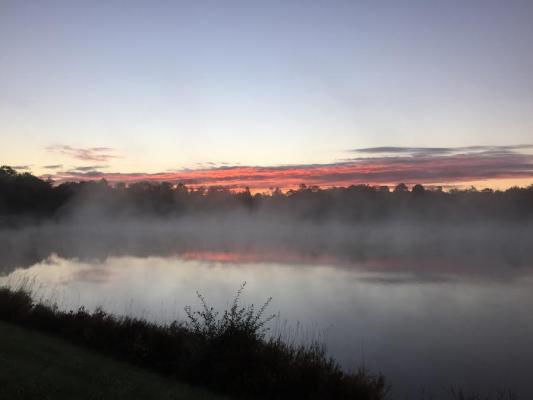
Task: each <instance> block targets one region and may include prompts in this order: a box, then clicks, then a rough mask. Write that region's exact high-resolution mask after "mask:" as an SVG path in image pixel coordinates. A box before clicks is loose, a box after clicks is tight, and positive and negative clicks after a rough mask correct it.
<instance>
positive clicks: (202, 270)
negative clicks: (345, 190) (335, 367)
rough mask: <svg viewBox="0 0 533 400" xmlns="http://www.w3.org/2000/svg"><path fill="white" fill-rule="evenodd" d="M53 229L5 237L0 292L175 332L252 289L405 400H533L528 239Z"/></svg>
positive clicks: (290, 330) (248, 297)
mask: <svg viewBox="0 0 533 400" xmlns="http://www.w3.org/2000/svg"><path fill="white" fill-rule="evenodd" d="M47 229H49V228H47ZM54 229H55V230H53V231H50V230H48V231H47V230H44V231H43V230H42V229H40V230H33V231H31V232H28V231H20V232H16V233H11V235H9V236H7V235H6V234H5V233H2V235H5V236H4V239H5V241H4V243H7V246H6V249H7V250H6V251H5V252H3V253H2V256H1V259H0V261H1V263H2V265H3V266H4V270H3V271H4V276H3V277H2V278H0V281H1V283H9V282H11V283H14V282H18V281H20V280H21V279H23V278H24V277H30V278H32V279H35V286H36V291H37V294H38V296H41V297H42V298H45V299H52V300H55V301H57V302H58V304H59V306H60V307H62V308H65V309H68V308H76V307H79V306H81V305H84V306H86V307H87V308H89V309H93V308H95V307H97V306H100V305H101V306H103V307H104V308H105V309H106V310H109V311H111V312H113V313H117V314H128V315H135V316H140V317H144V318H148V319H151V320H156V321H163V322H164V321H172V320H174V319H181V318H183V317H184V312H183V306H184V305H186V304H192V305H194V304H197V299H196V297H195V291H196V290H198V291H200V292H201V293H203V294H205V295H206V297H207V299H208V301H209V302H210V303H212V304H213V305H215V306H218V307H225V306H226V305H227V302H228V301H229V299H231V297H232V296H233V294H234V292H235V290H236V289H237V288H238V287H239V286H240V284H241V283H242V282H243V281H247V282H248V286H247V292H246V293H245V295H244V300H245V301H246V302H247V303H255V304H258V303H262V302H263V301H264V300H265V299H266V298H268V297H270V296H272V297H273V298H274V301H273V304H272V311H273V312H276V311H278V310H279V311H280V312H281V318H282V319H286V320H287V321H290V323H288V325H284V324H279V323H278V324H279V325H280V326H282V327H283V329H285V333H286V334H287V335H292V336H295V335H296V334H295V329H296V323H297V322H299V323H300V324H301V329H300V333H299V334H297V335H296V336H297V337H298V339H299V340H306V339H309V337H314V336H316V335H321V337H322V338H323V339H324V340H325V341H326V343H327V346H328V349H329V351H330V353H331V354H332V355H333V356H334V357H335V358H337V359H338V360H339V361H340V362H341V363H342V364H343V365H344V366H345V367H346V368H355V367H357V366H360V365H361V364H364V365H365V366H367V367H368V368H370V369H371V370H374V371H382V372H383V373H384V374H385V375H386V376H387V378H388V379H389V381H390V382H391V383H392V384H393V387H394V392H393V393H394V395H397V396H399V398H401V396H402V395H403V394H406V393H410V394H411V395H413V393H415V394H418V393H419V392H420V391H421V390H422V389H425V390H426V392H427V391H429V392H433V393H436V394H441V393H443V388H446V387H449V386H452V385H453V386H456V387H458V386H459V387H465V388H471V389H472V390H477V391H480V392H482V393H483V392H485V391H487V390H492V389H500V388H502V387H510V388H513V389H515V390H516V392H517V393H519V394H520V395H521V396H522V398H531V397H533V389H532V388H531V385H530V377H531V371H533V346H532V345H531V337H533V313H531V305H532V302H533V290H532V289H533V275H532V273H531V272H532V269H531V263H530V260H532V259H533V258H531V257H530V254H529V251H531V249H530V247H531V246H529V247H528V246H525V245H524V244H523V241H521V240H522V238H523V234H524V233H523V232H518V233H517V232H514V235H515V236H509V237H510V238H511V239H512V240H511V239H509V237H507V236H501V237H499V239H498V240H496V239H493V241H492V242H490V240H492V239H491V237H490V236H487V235H486V236H485V237H484V238H483V240H481V239H480V238H479V236H469V235H466V234H464V236H462V237H461V240H462V241H463V243H462V244H461V246H458V245H456V244H457V241H456V240H452V241H451V243H452V244H453V245H452V244H450V242H445V241H443V240H442V238H441V239H440V240H441V244H440V245H439V246H436V245H435V242H434V240H435V236H433V237H431V236H430V235H429V238H426V239H422V238H420V237H419V238H417V241H416V243H418V246H414V243H415V242H413V245H412V246H405V245H404V246H403V247H401V246H399V245H398V241H393V242H391V243H389V244H388V247H387V246H385V245H384V246H383V247H382V248H377V247H374V248H373V249H372V246H370V244H371V243H373V241H368V240H367V241H366V242H365V243H364V245H363V246H361V245H358V242H357V240H358V238H359V237H360V236H358V234H357V233H352V236H351V237H350V239H349V240H346V241H345V242H344V244H343V245H339V244H338V242H337V241H335V242H334V241H331V242H328V241H327V240H326V241H325V242H324V243H322V244H320V243H317V242H315V241H314V239H313V237H311V238H309V237H307V238H306V239H305V240H304V239H302V238H301V237H299V236H298V235H294V241H290V242H288V241H286V240H285V241H283V240H281V239H279V238H278V239H276V238H274V239H272V238H270V239H269V240H264V241H262V242H261V241H259V242H258V241H257V240H256V239H257V238H254V240H241V239H239V240H233V239H234V238H232V240H218V241H217V240H215V236H213V238H212V240H211V239H206V238H205V237H203V240H198V237H196V238H195V237H194V235H188V236H187V237H186V238H184V237H183V235H182V234H183V232H175V231H169V230H163V231H158V230H155V229H154V230H153V231H152V232H151V234H144V236H141V235H139V236H135V235H127V236H125V235H123V234H121V235H119V234H118V233H116V232H113V231H112V230H100V231H98V230H94V231H91V230H88V231H83V232H80V231H75V232H74V231H69V230H68V229H67V230H66V231H65V229H64V228H62V229H61V230H58V229H57V228H54ZM52 233H53V234H52ZM310 235H311V236H312V234H310ZM517 235H518V236H517ZM220 237H223V236H221V235H218V238H219V239H220ZM322 237H323V236H322ZM354 237H355V238H354ZM465 237H470V239H469V241H468V240H465V239H464V238H465ZM502 237H504V239H503V240H502ZM335 240H337V239H335ZM398 240H400V239H398ZM376 242H381V243H384V241H383V238H380V239H379V241H376ZM288 243H290V245H289V244H288ZM432 243H433V244H432ZM521 243H522V244H521ZM403 244H405V240H404V242H403ZM488 244H490V245H488ZM369 246H370V247H369ZM420 246H421V247H420ZM513 246H514V247H513ZM502 249H503V250H502ZM452 250H453V251H452ZM506 251H507V253H509V252H510V254H513V256H512V257H509V256H508V255H506V254H507V253H506ZM302 332H303V333H302ZM415 398H416V397H415ZM435 398H438V396H436V397H435Z"/></svg>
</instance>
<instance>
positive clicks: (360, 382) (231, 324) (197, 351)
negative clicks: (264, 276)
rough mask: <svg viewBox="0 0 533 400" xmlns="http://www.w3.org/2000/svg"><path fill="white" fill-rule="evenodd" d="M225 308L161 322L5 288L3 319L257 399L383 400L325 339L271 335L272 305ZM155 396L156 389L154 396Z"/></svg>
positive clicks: (375, 382)
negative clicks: (64, 305) (66, 306)
mask: <svg viewBox="0 0 533 400" xmlns="http://www.w3.org/2000/svg"><path fill="white" fill-rule="evenodd" d="M239 295H240V291H239V293H238V295H237V296H236V298H235V299H234V301H233V303H232V305H231V306H230V308H229V309H228V310H226V311H224V312H223V313H221V314H218V313H217V312H216V311H215V310H213V309H212V308H211V307H209V306H208V305H207V303H206V302H205V300H204V299H203V297H201V296H200V299H201V301H202V308H201V309H200V310H199V311H193V310H192V309H190V308H187V309H186V311H187V315H188V320H187V321H184V322H174V323H172V324H170V325H164V326H163V325H156V324H153V323H149V322H147V321H145V320H139V319H133V318H128V317H121V318H119V317H116V316H113V315H109V314H107V313H105V312H104V311H102V310H96V311H95V312H92V313H90V312H87V311H86V310H84V309H83V308H81V309H78V310H74V311H70V312H64V311H60V310H58V309H57V307H54V306H50V305H44V304H40V303H35V302H34V301H33V300H32V297H31V294H30V293H29V292H28V291H27V290H24V289H19V290H11V289H8V288H0V320H3V321H6V322H10V323H12V324H16V325H20V326H23V327H26V328H30V329H32V330H38V331H41V332H45V333H48V334H51V335H55V336H57V337H61V338H63V339H67V340H68V341H70V342H72V343H74V344H77V345H80V346H83V347H86V348H90V349H93V350H96V351H97V352H99V353H101V354H106V355H110V356H113V357H114V358H115V359H121V360H123V361H127V362H129V363H131V364H136V365H138V366H142V367H144V368H147V369H150V370H152V371H157V372H159V373H161V374H164V375H166V376H167V377H170V378H172V379H174V380H177V381H180V382H188V383H190V384H193V385H196V386H203V387H206V388H210V389H212V390H214V391H216V392H218V393H222V394H228V395H232V396H235V397H242V398H254V399H261V398H263V399H296V398H297V399H325V398H327V399H354V400H355V399H359V400H381V399H383V398H384V396H385V391H386V390H385V383H384V380H383V378H382V377H381V376H373V375H370V374H368V373H366V372H365V371H360V372H359V373H356V374H349V373H346V372H344V371H343V370H342V369H341V368H340V367H339V366H338V364H337V363H336V362H335V361H334V360H332V359H330V358H328V357H327V356H326V355H325V352H324V350H323V349H322V348H321V347H320V346H318V345H313V346H308V347H295V346H290V345H288V344H286V343H285V342H284V341H283V340H282V339H281V338H271V339H266V338H265V323H266V322H267V320H268V317H264V312H265V308H266V306H267V305H268V303H267V304H265V305H264V306H263V307H261V308H260V309H257V310H256V309H254V308H253V306H251V307H241V306H240V305H239V303H238V300H239ZM150 397H152V396H150Z"/></svg>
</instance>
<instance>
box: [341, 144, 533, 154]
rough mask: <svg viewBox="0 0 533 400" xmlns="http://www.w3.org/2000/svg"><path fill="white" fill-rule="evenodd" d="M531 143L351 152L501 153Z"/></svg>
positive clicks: (526, 146) (389, 148) (382, 148)
mask: <svg viewBox="0 0 533 400" xmlns="http://www.w3.org/2000/svg"><path fill="white" fill-rule="evenodd" d="M532 148H533V145H531V144H519V145H512V146H463V147H395V146H384V147H366V148H360V149H352V150H350V152H353V153H362V154H405V155H442V154H461V153H471V152H482V153H488V152H490V153H499V152H509V151H514V150H526V149H532Z"/></svg>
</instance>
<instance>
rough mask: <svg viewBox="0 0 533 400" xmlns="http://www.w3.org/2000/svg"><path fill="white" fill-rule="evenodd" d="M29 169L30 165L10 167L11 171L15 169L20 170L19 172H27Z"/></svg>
mask: <svg viewBox="0 0 533 400" xmlns="http://www.w3.org/2000/svg"><path fill="white" fill-rule="evenodd" d="M30 167H31V165H13V166H11V168H13V169H16V170H20V171H27V170H29V169H30Z"/></svg>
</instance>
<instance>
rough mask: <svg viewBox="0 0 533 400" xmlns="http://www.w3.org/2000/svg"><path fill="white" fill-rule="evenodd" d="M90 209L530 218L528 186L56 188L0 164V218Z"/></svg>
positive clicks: (532, 204) (98, 184) (352, 217)
mask: <svg viewBox="0 0 533 400" xmlns="http://www.w3.org/2000/svg"><path fill="white" fill-rule="evenodd" d="M84 208H85V209H87V208H90V210H91V211H95V210H97V211H99V212H101V213H104V214H108V215H113V216H114V217H120V216H124V217H127V216H131V215H135V216H138V215H143V214H145V215H161V216H169V215H173V216H180V215H185V214H195V213H213V212H227V211H245V212H249V213H258V214H260V213H265V214H268V215H276V216H280V217H282V218H283V217H286V216H290V217H293V218H297V219H302V218H305V219H311V220H323V219H326V218H331V219H335V218H337V219H342V220H343V221H379V220H387V219H394V218H399V219H408V220H417V219H423V220H437V221H471V220H475V219H478V220H483V219H485V218H487V217H490V218H491V219H496V220H498V219H500V220H505V221H523V220H524V219H531V218H533V185H530V186H529V187H527V188H518V187H514V188H510V189H508V190H506V191H494V190H492V189H483V190H480V191H478V190H477V189H475V188H471V189H468V190H457V189H452V190H450V191H443V190H442V189H441V188H431V189H426V188H424V187H423V186H422V185H413V186H412V187H411V188H409V187H408V186H407V185H405V184H403V183H400V184H398V185H396V186H395V187H394V188H389V187H387V186H368V185H352V186H349V187H341V188H329V189H321V188H319V187H317V186H310V187H308V186H305V185H301V186H300V188H299V189H297V190H289V191H287V192H286V193H283V192H282V191H280V190H279V189H273V190H272V191H271V192H270V193H268V194H266V193H265V194H260V193H256V194H254V195H252V194H251V193H250V191H249V190H244V191H241V192H235V191H231V190H228V189H225V188H222V187H209V188H204V187H197V188H192V187H191V188H190V187H187V186H186V185H184V184H183V183H177V184H174V183H170V182H162V183H157V182H136V183H131V184H129V185H125V184H120V183H119V184H115V185H113V186H112V185H110V184H109V183H108V182H107V181H105V180H103V179H102V180H100V181H92V182H67V183H61V184H59V185H55V184H54V183H53V182H52V181H49V180H43V179H40V178H38V177H36V176H33V175H31V174H30V173H18V172H16V171H15V170H14V169H13V168H10V167H7V166H4V167H0V222H1V221H2V220H5V221H8V222H10V221H13V220H15V218H20V217H23V218H24V217H25V218H28V219H30V218H31V219H35V218H37V219H61V218H63V217H69V216H72V215H74V214H76V213H77V212H78V211H79V210H80V209H84Z"/></svg>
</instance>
